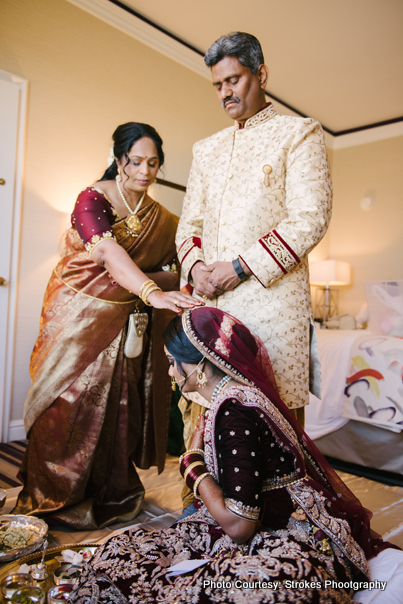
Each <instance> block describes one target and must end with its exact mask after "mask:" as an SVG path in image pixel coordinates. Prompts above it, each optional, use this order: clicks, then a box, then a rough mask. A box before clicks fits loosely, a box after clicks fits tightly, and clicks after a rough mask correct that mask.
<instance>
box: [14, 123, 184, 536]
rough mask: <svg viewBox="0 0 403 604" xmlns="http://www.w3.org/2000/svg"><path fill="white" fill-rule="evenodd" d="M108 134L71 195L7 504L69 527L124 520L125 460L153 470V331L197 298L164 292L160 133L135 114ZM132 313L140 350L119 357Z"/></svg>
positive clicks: (165, 385) (168, 255)
mask: <svg viewBox="0 0 403 604" xmlns="http://www.w3.org/2000/svg"><path fill="white" fill-rule="evenodd" d="M113 138H114V148H113V151H114V161H113V163H112V164H111V166H110V167H109V168H108V170H107V171H106V172H105V174H104V176H103V178H102V179H101V180H100V181H99V182H97V183H96V184H95V185H94V186H91V187H88V188H87V189H85V190H84V191H82V192H81V193H80V194H79V196H78V198H77V202H76V205H75V208H74V211H73V214H72V228H70V229H69V230H68V232H67V234H66V237H65V243H64V249H63V253H62V258H61V260H60V262H59V263H58V265H57V266H56V268H55V269H54V271H53V274H52V276H51V279H50V281H49V284H48V287H47V290H46V293H45V298H44V303H43V308H42V316H41V320H40V332H39V337H38V340H37V342H36V344H35V348H34V351H33V353H32V357H31V365H30V372H31V379H32V385H31V389H30V391H29V394H28V397H27V400H26V403H25V407H24V420H25V428H26V431H27V434H28V436H29V444H28V448H27V451H26V454H25V457H24V460H23V463H22V467H21V475H22V477H23V479H24V488H23V490H22V491H21V493H20V496H19V499H18V502H17V507H16V508H15V509H14V513H19V514H35V515H42V516H45V518H46V519H47V521H48V522H49V521H52V520H53V521H57V522H62V523H66V524H68V525H70V526H72V527H73V528H76V529H93V528H98V527H102V526H105V525H106V524H109V523H111V522H113V521H116V520H119V519H120V520H127V519H131V518H133V517H134V516H135V515H136V514H137V513H138V511H139V510H140V507H141V504H142V501H143V497H144V488H143V486H142V484H141V481H140V479H139V477H138V474H137V472H136V470H135V468H134V465H133V464H134V463H135V464H136V465H138V466H139V467H141V468H149V467H150V466H151V465H156V466H158V469H159V471H162V469H163V467H164V460H165V452H166V439H167V425H168V424H167V422H168V417H169V406H170V392H171V391H170V385H169V379H168V376H167V378H166V380H165V379H164V376H165V374H166V369H165V368H166V358H165V355H164V353H163V345H162V340H161V334H162V332H163V330H164V329H165V327H166V325H167V324H168V322H169V320H170V319H171V318H172V316H174V315H173V313H172V312H171V311H176V312H178V309H179V308H181V307H182V308H190V307H193V306H194V303H193V301H192V298H190V297H189V296H186V295H184V294H182V293H180V292H178V291H169V290H175V289H177V288H178V275H177V274H176V273H175V272H173V271H172V270H170V269H171V268H172V265H173V264H174V262H175V257H176V251H175V243H174V239H175V232H176V226H177V221H178V218H177V217H176V216H174V215H173V214H171V213H170V212H168V211H167V210H166V209H165V208H164V207H162V206H161V205H160V204H158V203H156V202H155V201H153V200H152V199H151V198H150V197H149V196H148V195H147V189H148V187H149V186H150V184H151V183H152V182H153V180H154V179H155V178H156V175H157V172H158V169H159V168H160V167H161V165H162V164H163V161H164V154H163V151H162V140H161V138H160V137H159V135H158V133H157V132H156V131H155V130H154V128H152V127H151V126H148V125H146V124H138V123H134V122H130V123H128V124H123V125H122V126H119V127H118V128H117V129H116V131H115V133H114V135H113ZM167 269H168V270H167ZM144 283H146V286H145V287H143V294H142V298H140V297H139V293H142V292H141V287H142V285H143V284H144ZM161 290H165V291H161ZM157 309H159V310H157ZM164 309H165V310H164ZM166 309H168V310H166ZM133 312H139V313H147V314H148V327H147V330H146V333H145V334H144V336H143V342H142V346H141V345H140V347H139V349H138V351H137V352H138V356H136V357H134V358H127V356H125V343H126V332H127V323H128V319H129V316H130V315H131V314H132V313H133ZM143 316H144V315H143ZM137 343H138V340H137ZM140 344H141V342H140ZM154 371H157V372H158V380H153V372H154Z"/></svg>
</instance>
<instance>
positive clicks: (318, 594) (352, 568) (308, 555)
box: [71, 308, 387, 604]
mask: <svg viewBox="0 0 403 604" xmlns="http://www.w3.org/2000/svg"><path fill="white" fill-rule="evenodd" d="M164 342H165V347H166V352H167V357H168V360H169V362H170V365H171V367H170V375H171V376H172V377H173V378H174V379H175V380H176V381H177V382H178V383H179V384H180V385H181V389H182V392H183V393H184V394H186V392H192V391H194V390H195V389H196V388H197V389H198V390H199V392H200V393H201V394H202V396H203V397H204V398H205V399H206V401H207V402H208V403H209V407H208V410H207V411H206V415H205V418H204V417H203V416H201V419H200V421H199V424H198V426H197V427H196V430H195V432H194V434H193V438H192V442H191V447H190V450H189V451H187V452H186V453H185V454H184V455H183V456H182V458H181V462H180V469H181V473H182V475H183V476H184V477H185V480H186V483H187V484H188V486H189V487H190V488H192V489H193V490H194V493H195V495H196V497H197V500H196V505H195V507H196V510H195V513H193V515H190V516H187V517H186V518H182V519H180V520H179V521H177V522H176V523H175V524H174V525H173V526H172V527H170V528H168V529H163V530H161V531H151V532H148V531H144V530H143V529H139V528H137V529H131V530H128V531H126V532H124V533H122V534H120V535H118V536H116V537H114V538H112V539H111V540H110V541H108V542H107V543H105V544H104V545H103V546H101V547H100V548H99V550H98V551H97V552H96V554H95V556H94V558H93V559H92V561H91V562H90V563H89V564H88V565H87V566H86V568H85V569H84V572H83V574H82V576H81V578H80V581H79V584H78V586H77V587H76V589H75V590H74V592H73V594H72V596H71V601H72V602H74V603H78V604H89V603H90V602H91V604H95V603H99V604H104V603H106V602H119V603H124V602H131V603H140V602H141V603H142V602H171V603H174V602H192V603H193V604H196V603H204V602H214V603H216V602H222V603H226V604H230V603H238V602H254V603H258V602H270V603H274V602H287V604H294V603H295V604H297V603H298V604H300V603H301V602H302V601H303V602H310V603H321V604H328V603H349V602H351V598H352V596H353V591H354V587H355V589H357V582H359V581H363V582H365V581H367V578H368V567H367V559H369V558H370V557H372V556H374V555H376V554H377V553H378V552H379V551H381V550H382V549H383V548H385V547H386V545H387V544H385V543H383V542H382V540H381V539H380V538H379V536H377V535H375V534H371V531H370V527H369V519H370V513H369V512H368V510H365V509H364V508H363V507H362V506H361V504H360V503H359V501H358V500H357V499H356V498H355V496H354V495H353V494H352V493H351V492H350V491H349V489H348V488H347V487H346V486H345V485H344V483H343V482H342V481H341V480H340V479H339V478H338V476H337V475H336V473H335V472H334V471H333V470H332V469H331V468H330V466H329V465H328V464H327V463H326V461H325V460H324V458H323V457H322V455H321V454H320V453H319V452H318V451H317V449H316V447H315V446H314V445H313V443H312V442H311V441H310V439H309V438H308V437H307V436H306V435H305V433H304V432H303V430H302V428H301V427H300V426H299V424H298V422H297V421H296V420H295V418H294V416H293V415H292V414H291V413H290V411H289V410H288V408H287V407H286V405H285V404H284V403H283V402H282V401H281V399H280V397H279V395H278V393H277V389H276V385H275V380H274V377H273V373H272V369H271V364H270V360H269V358H268V354H267V351H266V348H265V347H264V345H263V343H262V342H261V341H260V340H259V339H258V338H257V337H254V336H253V335H252V334H251V332H250V331H249V330H248V329H247V328H246V327H245V326H244V325H243V324H242V323H240V322H239V321H238V320H237V319H235V318H234V317H232V316H230V315H228V314H227V313H224V312H223V311H221V310H219V309H214V308H199V309H194V310H193V311H185V313H184V314H183V316H182V317H177V318H175V319H174V320H173V321H172V322H171V323H170V325H169V326H168V328H167V330H166V331H165V333H164ZM198 386H200V389H199V388H198ZM184 561H188V562H189V561H194V565H193V569H192V570H191V571H190V572H189V571H188V572H187V573H185V574H182V575H179V576H170V574H169V572H168V571H169V567H170V566H173V565H177V564H181V565H183V563H184ZM198 562H199V563H200V564H199V566H198Z"/></svg>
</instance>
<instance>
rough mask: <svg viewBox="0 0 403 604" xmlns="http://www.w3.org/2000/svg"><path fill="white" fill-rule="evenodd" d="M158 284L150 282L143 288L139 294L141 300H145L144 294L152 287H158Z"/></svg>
mask: <svg viewBox="0 0 403 604" xmlns="http://www.w3.org/2000/svg"><path fill="white" fill-rule="evenodd" d="M156 285H157V284H156V283H149V284H148V285H146V286H145V287H144V288H143V289H142V291H141V292H140V294H139V297H140V299H141V300H143V302H144V297H145V295H144V294H145V293H146V291H148V290H149V289H150V288H151V287H156Z"/></svg>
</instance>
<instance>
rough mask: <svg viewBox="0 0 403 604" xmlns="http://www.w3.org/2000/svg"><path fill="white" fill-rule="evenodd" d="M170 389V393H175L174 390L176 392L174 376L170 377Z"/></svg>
mask: <svg viewBox="0 0 403 604" xmlns="http://www.w3.org/2000/svg"><path fill="white" fill-rule="evenodd" d="M171 388H172V392H175V390H176V380H175V377H174V376H172V377H171Z"/></svg>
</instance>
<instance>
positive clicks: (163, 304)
mask: <svg viewBox="0 0 403 604" xmlns="http://www.w3.org/2000/svg"><path fill="white" fill-rule="evenodd" d="M147 301H148V302H150V304H152V305H153V306H154V308H167V309H168V310H173V311H174V312H177V313H180V312H181V311H182V310H184V309H187V308H195V307H196V306H204V302H202V301H201V300H197V299H196V298H192V296H188V294H183V293H182V292H161V291H153V292H151V293H150V294H149V295H148V296H147Z"/></svg>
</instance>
